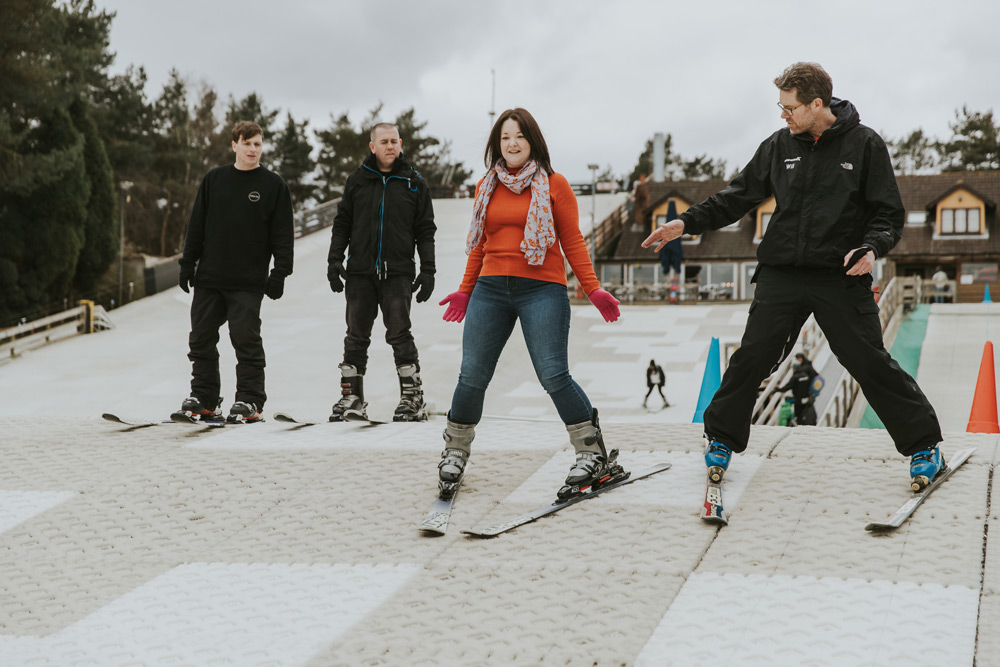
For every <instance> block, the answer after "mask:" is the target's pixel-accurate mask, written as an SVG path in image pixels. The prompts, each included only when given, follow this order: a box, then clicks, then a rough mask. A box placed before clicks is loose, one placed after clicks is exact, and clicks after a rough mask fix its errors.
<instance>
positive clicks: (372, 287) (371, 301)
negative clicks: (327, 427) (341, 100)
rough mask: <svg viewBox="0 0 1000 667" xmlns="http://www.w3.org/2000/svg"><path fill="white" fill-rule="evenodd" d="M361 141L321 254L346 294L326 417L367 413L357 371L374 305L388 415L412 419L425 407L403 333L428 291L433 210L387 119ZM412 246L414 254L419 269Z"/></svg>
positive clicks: (413, 349)
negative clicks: (387, 373)
mask: <svg viewBox="0 0 1000 667" xmlns="http://www.w3.org/2000/svg"><path fill="white" fill-rule="evenodd" d="M368 147H369V149H370V150H371V155H369V156H368V157H367V158H366V159H365V161H364V163H363V164H362V165H361V167H359V168H358V170H357V171H355V172H354V173H353V174H351V176H350V178H348V179H347V185H345V186H344V196H343V197H342V198H341V200H340V205H339V207H338V208H337V215H336V217H335V218H334V221H333V238H332V239H331V242H330V254H329V256H328V268H327V278H328V279H329V281H330V288H331V289H332V290H333V291H334V292H342V291H343V292H345V296H346V298H347V311H346V316H347V336H346V337H345V338H344V360H343V362H342V363H341V364H340V375H341V379H340V386H341V398H340V400H339V401H338V402H337V403H336V404H335V405H334V406H333V410H332V413H331V414H330V421H343V420H344V419H367V418H368V414H367V412H366V408H367V405H368V404H367V403H366V402H365V399H364V375H365V370H366V369H367V366H368V346H369V345H370V344H371V334H372V324H374V322H375V316H376V315H377V314H378V311H379V309H381V310H382V321H383V322H384V323H385V329H386V331H385V341H386V342H387V343H389V345H391V346H392V351H393V356H394V358H395V362H396V371H397V373H398V375H399V388H400V399H399V404H398V405H397V406H396V410H395V412H394V414H393V417H392V418H393V421H419V420H424V419H427V410H426V408H425V406H424V394H423V386H422V384H421V381H420V363H419V360H418V358H417V346H416V343H415V342H414V340H413V334H412V333H411V332H410V298H411V297H412V295H413V294H414V293H416V299H417V303H423V302H424V301H427V299H429V298H430V296H431V292H432V291H433V290H434V270H435V266H434V232H435V231H436V227H435V226H434V210H433V208H432V206H431V197H430V192H429V191H428V189H427V184H426V183H425V182H424V179H423V178H421V177H420V174H418V173H417V171H416V169H414V168H413V166H412V165H411V164H410V163H409V161H408V160H407V159H406V157H405V156H404V155H403V153H402V151H403V142H402V141H401V140H400V138H399V131H398V130H397V129H396V127H395V126H394V125H391V124H390V123H379V124H377V125H375V127H373V128H372V131H371V142H370V143H369V144H368ZM348 246H350V255H349V256H348V258H347V266H346V267H345V266H344V255H345V252H346V251H347V248H348ZM414 248H415V249H416V251H417V254H419V256H420V272H419V273H417V271H416V270H415V263H414V261H413V255H414ZM345 283H346V284H345Z"/></svg>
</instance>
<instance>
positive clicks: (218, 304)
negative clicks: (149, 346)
mask: <svg viewBox="0 0 1000 667" xmlns="http://www.w3.org/2000/svg"><path fill="white" fill-rule="evenodd" d="M263 298H264V295H263V294H257V293H255V292H246V291H242V290H214V289H208V288H205V287H195V288H194V299H193V300H192V301H191V335H190V336H188V345H189V352H188V359H190V360H191V395H192V396H194V397H195V398H197V399H198V400H199V401H201V404H202V405H204V406H205V407H207V408H211V409H214V408H215V406H216V405H217V404H218V400H219V396H220V392H221V381H220V378H219V348H218V343H219V328H220V327H222V325H223V323H225V322H229V340H230V341H231V342H232V344H233V350H234V351H235V352H236V400H237V401H243V402H245V403H253V404H255V405H256V406H257V409H258V410H260V409H261V408H263V407H264V402H265V401H266V400H267V394H266V393H264V342H263V340H261V337H260V302H261V300H262V299H263Z"/></svg>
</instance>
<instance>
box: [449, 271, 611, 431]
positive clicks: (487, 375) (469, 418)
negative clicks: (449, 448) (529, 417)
mask: <svg viewBox="0 0 1000 667" xmlns="http://www.w3.org/2000/svg"><path fill="white" fill-rule="evenodd" d="M569 316H570V308H569V297H568V296H567V295H566V286H565V285H560V284H559V283H550V282H545V281H542V280H533V279H531V278H519V277H515V276H482V277H480V278H479V280H478V281H477V282H476V288H475V290H473V292H472V298H471V299H470V300H469V308H468V310H467V311H466V314H465V330H464V332H463V334H462V370H461V371H460V372H459V375H458V386H457V387H455V394H454V396H453V397H452V399H451V412H450V413H449V418H450V419H451V420H452V421H454V422H458V423H461V424H478V423H479V420H480V419H481V418H482V416H483V400H484V399H485V397H486V387H487V386H488V385H489V383H490V380H491V379H493V372H494V371H495V370H496V367H497V361H498V360H499V359H500V353H501V352H502V351H503V348H504V345H506V344H507V339H508V338H510V334H511V331H513V330H514V322H515V321H517V320H521V331H522V332H523V333H524V342H525V343H526V344H527V347H528V354H529V355H530V356H531V363H532V365H533V366H534V367H535V375H537V376H538V381H539V382H541V383H542V387H543V388H544V389H545V391H546V392H548V394H549V396H550V397H551V398H552V402H553V403H554V404H555V406H556V410H557V411H558V412H559V417H560V418H561V419H562V421H563V423H565V424H581V423H583V422H589V421H590V419H591V411H592V409H591V405H590V399H588V398H587V395H586V394H585V393H584V392H583V389H581V388H580V385H578V384H577V383H576V382H575V381H574V380H573V378H572V376H570V374H569V360H568V355H567V348H568V346H569Z"/></svg>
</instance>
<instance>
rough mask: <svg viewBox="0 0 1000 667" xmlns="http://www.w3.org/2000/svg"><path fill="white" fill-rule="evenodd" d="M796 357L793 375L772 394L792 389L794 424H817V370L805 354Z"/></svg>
mask: <svg viewBox="0 0 1000 667" xmlns="http://www.w3.org/2000/svg"><path fill="white" fill-rule="evenodd" d="M795 359H796V363H795V364H792V377H791V378H789V380H788V382H787V383H785V385H784V386H781V387H778V388H776V389H774V390H773V391H772V392H771V394H780V393H782V392H786V391H789V390H791V392H792V397H793V398H794V399H795V401H794V407H795V422H794V425H796V426H815V425H816V421H817V416H816V406H815V396H814V395H813V389H812V381H813V378H815V377H816V371H815V370H814V369H813V366H812V363H811V362H810V361H809V360H808V359H806V357H805V355H804V354H801V353H799V354H796V355H795Z"/></svg>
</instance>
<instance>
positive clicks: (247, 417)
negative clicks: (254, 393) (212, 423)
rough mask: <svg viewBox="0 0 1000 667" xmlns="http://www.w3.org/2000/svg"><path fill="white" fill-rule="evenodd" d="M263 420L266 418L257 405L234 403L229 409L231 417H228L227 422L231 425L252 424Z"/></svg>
mask: <svg viewBox="0 0 1000 667" xmlns="http://www.w3.org/2000/svg"><path fill="white" fill-rule="evenodd" d="M263 420H264V418H263V417H261V415H260V410H259V409H258V408H257V404H256V403H246V402H245V401H236V402H235V403H233V407H231V408H229V416H228V417H226V421H227V422H229V423H230V424H252V423H254V422H259V421H263Z"/></svg>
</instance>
